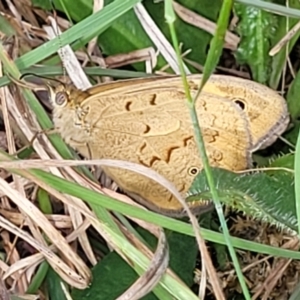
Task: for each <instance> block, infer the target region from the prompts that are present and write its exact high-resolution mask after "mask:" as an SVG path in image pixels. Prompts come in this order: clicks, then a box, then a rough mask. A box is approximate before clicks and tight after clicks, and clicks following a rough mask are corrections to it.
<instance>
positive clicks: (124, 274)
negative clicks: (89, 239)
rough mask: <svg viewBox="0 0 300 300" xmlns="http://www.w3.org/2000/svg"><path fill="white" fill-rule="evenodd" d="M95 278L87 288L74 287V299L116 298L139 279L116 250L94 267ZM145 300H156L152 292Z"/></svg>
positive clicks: (105, 299)
mask: <svg viewBox="0 0 300 300" xmlns="http://www.w3.org/2000/svg"><path fill="white" fill-rule="evenodd" d="M92 276H93V280H92V283H91V285H90V287H89V288H87V289H85V290H78V289H74V290H73V291H72V299H74V300H88V299H93V300H114V299H117V298H118V296H120V295H121V294H122V293H123V292H125V291H126V289H127V288H129V287H130V286H131V285H132V284H133V283H134V282H135V280H137V279H138V276H137V274H136V273H135V272H134V271H133V269H132V268H131V267H130V266H129V265H128V264H127V263H126V262H125V261H124V260H123V259H122V258H121V256H119V255H118V254H117V253H116V252H111V253H110V254H108V255H106V256H105V257H104V258H103V259H101V260H100V261H99V262H98V264H97V265H96V266H95V267H94V268H93V269H92ZM142 299H143V300H156V299H157V297H156V296H155V295H154V294H153V293H151V294H148V295H146V296H145V297H143V298H142Z"/></svg>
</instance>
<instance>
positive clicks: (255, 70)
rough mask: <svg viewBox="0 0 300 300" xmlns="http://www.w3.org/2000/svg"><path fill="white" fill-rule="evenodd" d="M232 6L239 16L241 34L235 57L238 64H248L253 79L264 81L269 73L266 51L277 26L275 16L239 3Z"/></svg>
mask: <svg viewBox="0 0 300 300" xmlns="http://www.w3.org/2000/svg"><path fill="white" fill-rule="evenodd" d="M234 7H235V12H236V14H237V16H238V18H239V23H238V26H237V32H238V33H239V35H240V36H241V43H240V45H239V48H238V50H237V52H236V58H237V60H238V62H239V63H240V64H248V65H249V67H250V69H251V72H252V76H253V78H254V80H255V81H257V82H260V83H266V82H267V81H268V78H269V76H270V73H271V58H270V56H269V54H268V53H269V50H270V47H271V39H272V37H273V35H274V34H275V32H276V28H277V19H276V16H274V15H273V14H270V13H269V12H266V11H263V10H260V9H257V8H254V7H250V6H245V5H241V4H235V6H234Z"/></svg>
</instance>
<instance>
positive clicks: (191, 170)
mask: <svg viewBox="0 0 300 300" xmlns="http://www.w3.org/2000/svg"><path fill="white" fill-rule="evenodd" d="M188 173H189V175H191V176H196V175H197V174H198V173H199V168H197V167H191V168H189V170H188Z"/></svg>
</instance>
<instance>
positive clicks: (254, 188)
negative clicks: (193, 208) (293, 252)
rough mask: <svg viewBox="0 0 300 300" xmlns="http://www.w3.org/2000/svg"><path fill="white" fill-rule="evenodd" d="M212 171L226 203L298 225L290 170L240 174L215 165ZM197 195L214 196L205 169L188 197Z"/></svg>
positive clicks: (266, 219) (267, 219) (281, 224)
mask: <svg viewBox="0 0 300 300" xmlns="http://www.w3.org/2000/svg"><path fill="white" fill-rule="evenodd" d="M213 175H214V178H215V181H216V184H217V187H218V191H219V193H220V195H221V201H222V202H223V203H225V204H226V205H228V206H230V207H232V208H234V209H237V210H240V211H243V212H244V213H245V214H246V215H249V216H251V217H253V218H256V219H258V220H261V221H263V222H267V223H270V224H274V225H276V226H278V227H281V228H284V227H288V228H291V229H293V230H295V229H296V228H297V218H296V211H295V193H294V182H293V177H292V175H291V173H288V172H283V171H280V172H276V175H274V176H269V175H267V174H265V173H255V174H251V175H245V174H243V175H238V174H235V173H232V172H230V171H227V170H223V169H216V168H214V169H213ZM196 199H205V200H210V199H211V195H210V191H209V188H208V184H207V181H206V177H205V174H204V172H201V173H200V174H199V175H198V176H197V177H196V179H195V181H194V182H193V184H192V186H191V188H190V190H189V197H188V201H195V200H196Z"/></svg>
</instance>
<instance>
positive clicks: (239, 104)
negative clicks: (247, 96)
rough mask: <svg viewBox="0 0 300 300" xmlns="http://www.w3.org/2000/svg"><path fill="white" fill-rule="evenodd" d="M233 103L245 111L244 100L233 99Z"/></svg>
mask: <svg viewBox="0 0 300 300" xmlns="http://www.w3.org/2000/svg"><path fill="white" fill-rule="evenodd" d="M233 102H234V103H235V104H236V105H237V106H238V107H239V108H240V109H241V110H245V108H246V103H245V101H244V100H242V99H233Z"/></svg>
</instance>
